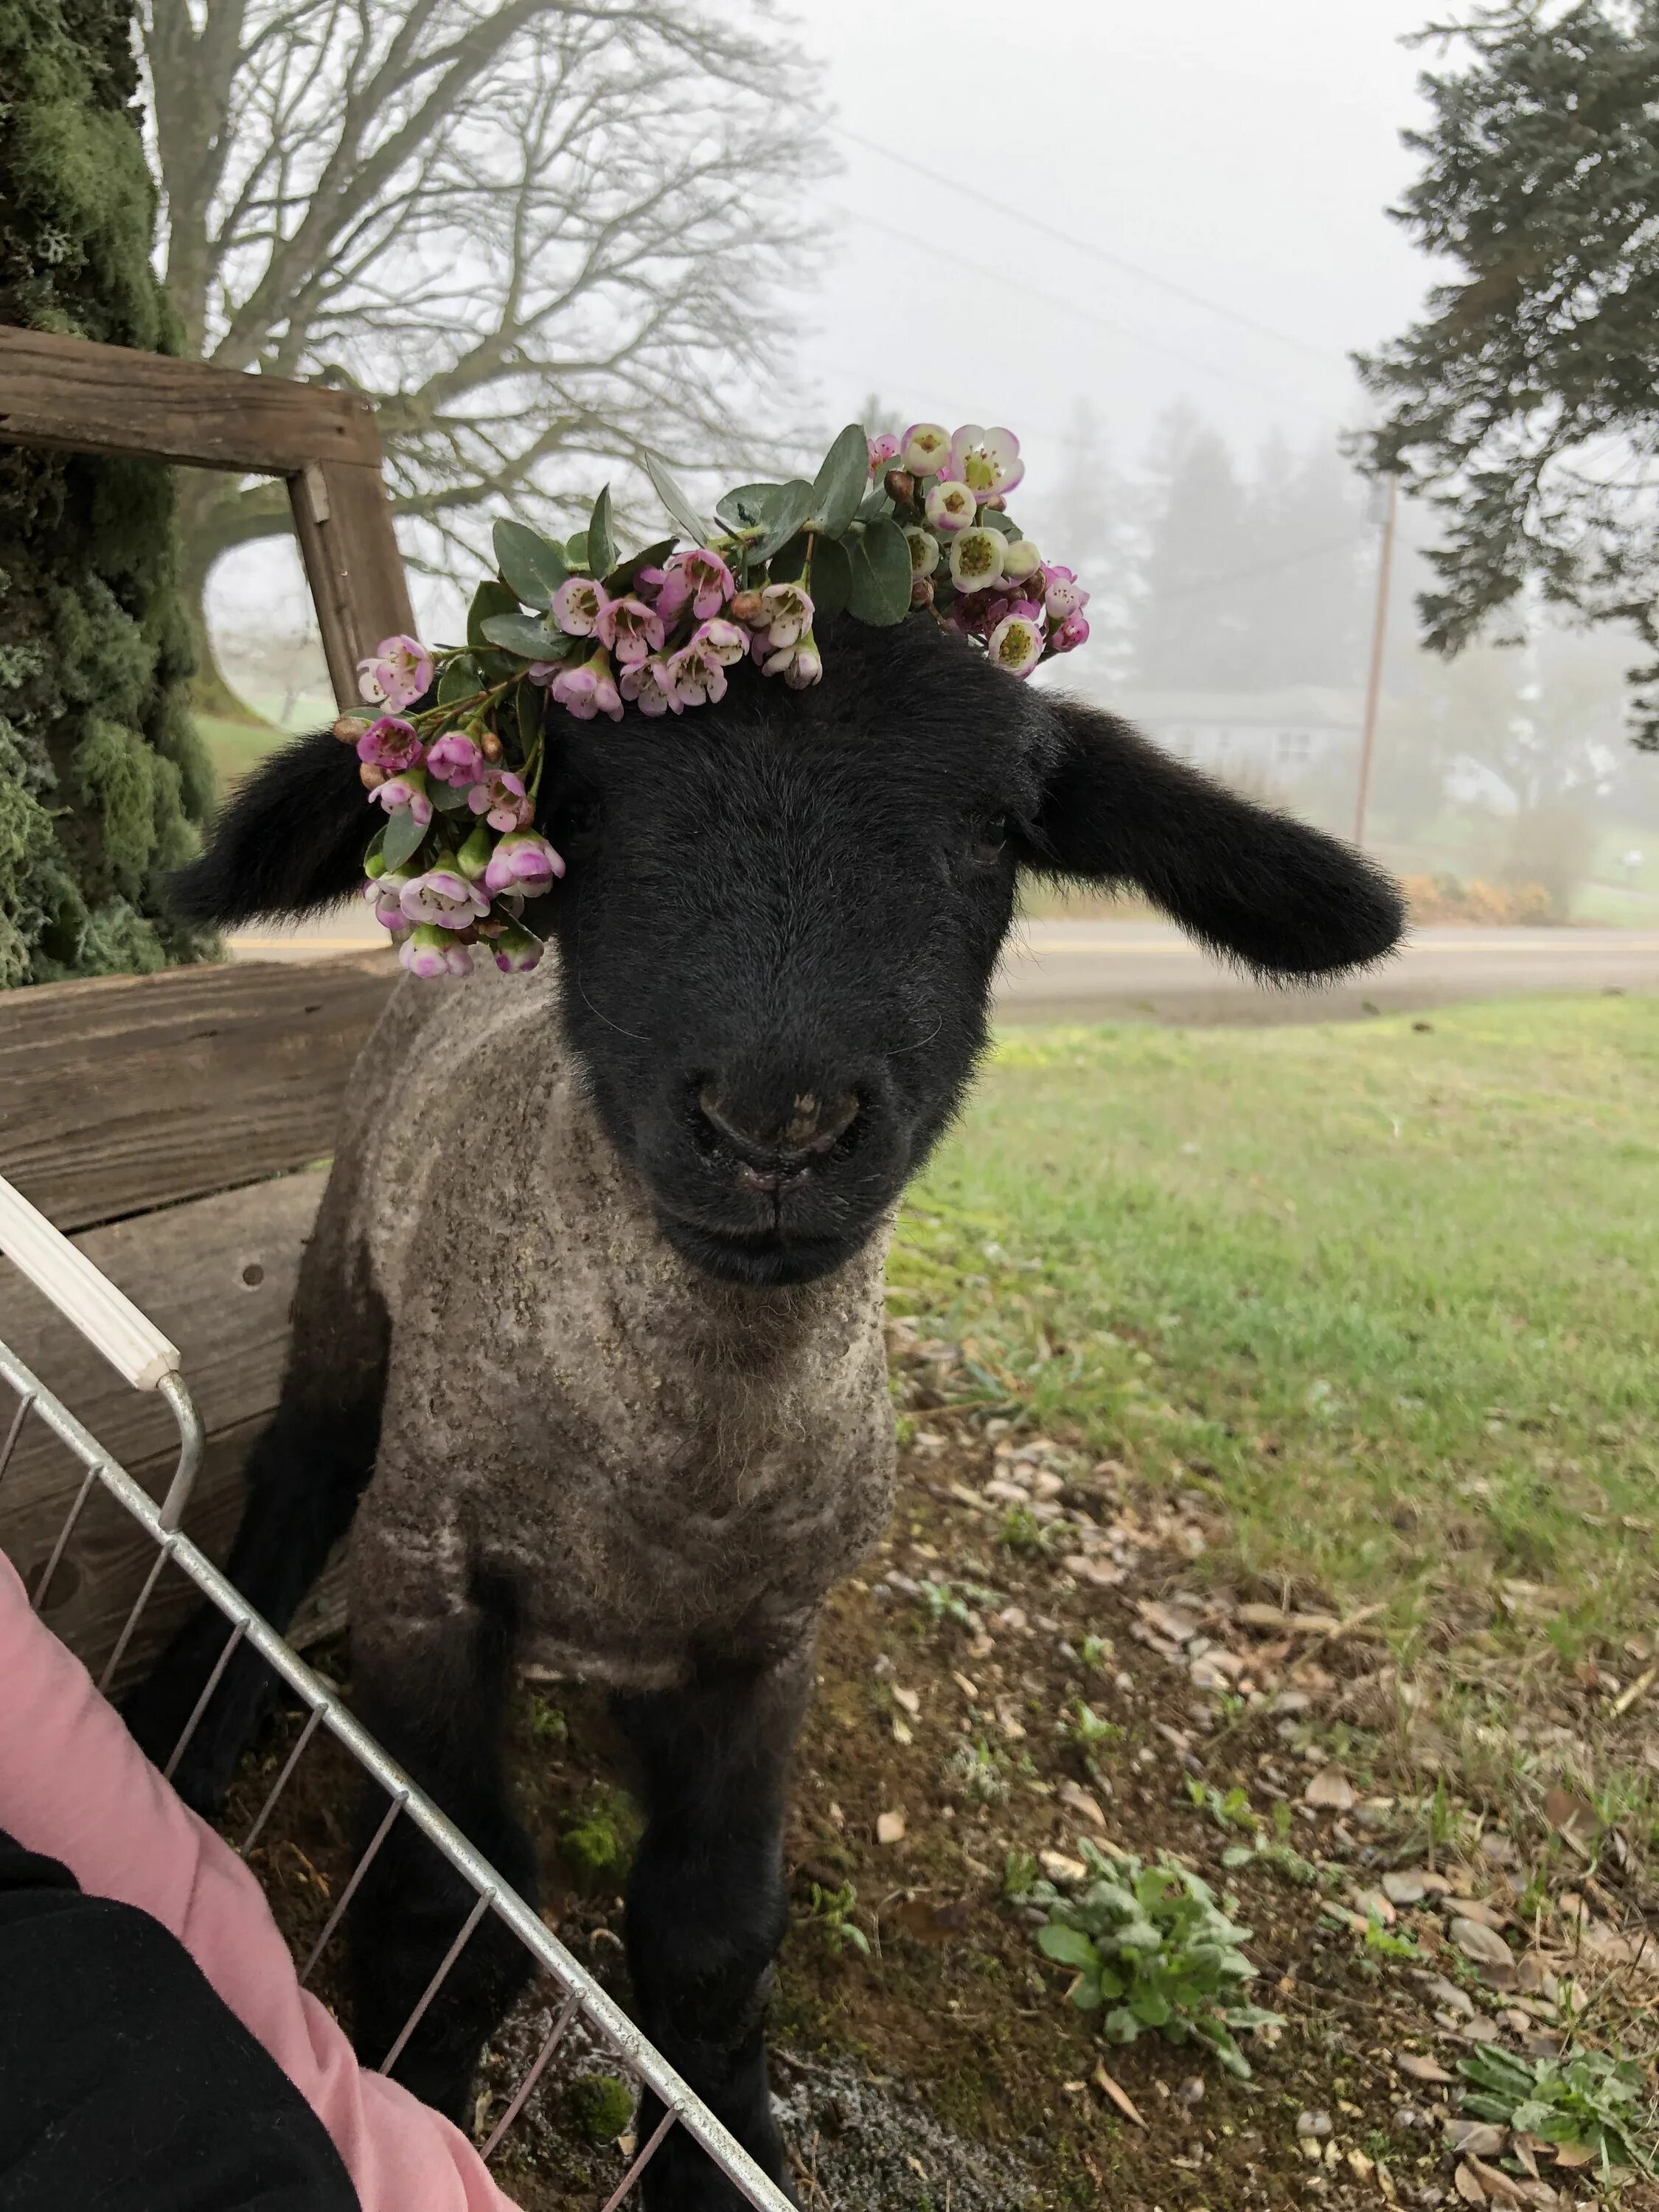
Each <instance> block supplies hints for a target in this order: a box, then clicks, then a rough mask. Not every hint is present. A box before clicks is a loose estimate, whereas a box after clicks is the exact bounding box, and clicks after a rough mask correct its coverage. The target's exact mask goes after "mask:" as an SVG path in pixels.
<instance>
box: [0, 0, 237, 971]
mask: <svg viewBox="0 0 1659 2212" xmlns="http://www.w3.org/2000/svg"><path fill="white" fill-rule="evenodd" d="M0 86H3V88H4V99H3V103H0V323H9V324H12V325H21V326H23V327H25V328H28V329H33V330H40V331H60V332H65V333H69V334H70V335H75V336H79V337H89V338H98V339H101V340H104V341H106V342H108V343H114V344H118V345H132V346H143V347H146V348H149V349H153V350H154V349H159V350H163V351H165V350H167V349H169V341H170V338H171V335H172V334H171V331H170V328H169V323H168V317H167V309H166V307H165V304H164V301H163V299H162V295H161V289H160V288H159V286H158V285H157V283H156V282H155V277H154V276H153V274H152V272H151V269H150V260H149V252H150V236H151V226H152V223H153V221H154V216H155V192H154V189H153V187H152V185H151V182H150V179H149V173H148V171H147V170H146V168H145V165H144V155H143V142H142V139H141V137H140V133H139V125H138V118H137V115H136V114H135V112H134V108H133V99H134V94H135V91H136V89H137V72H136V70H135V66H134V62H133V58H132V51H131V18H130V10H129V8H128V5H127V0H9V4H8V5H6V6H4V7H3V8H0ZM176 573H177V549H176V544H175V539H174V533H173V485H172V480H171V477H169V475H168V473H167V471H166V470H164V469H162V468H160V467H157V466H155V465H152V464H148V463H145V462H142V461H101V460H100V461H94V460H88V459H82V458H80V457H78V456H75V455H64V454H54V453H33V452H28V451H26V450H24V449H23V448H21V447H15V446H8V445H4V444H0V986H9V985H12V984H17V983H30V982H42V981H52V980H55V979H57V978H59V977H63V976H70V975H108V974H111V973H113V972H117V971H120V970H124V969H137V970H141V971H148V970H149V969H157V968H161V967H163V966H165V965H167V963H169V962H171V961H176V960H189V959H196V958H200V957H205V956H207V955H209V954H210V952H211V951H212V949H213V940H212V939H210V938H208V937H204V936H203V935H202V934H201V933H193V932H191V931H188V930H185V929H182V928H180V927H179V925H178V924H177V923H175V922H173V921H170V920H169V919H168V918H167V915H166V912H165V910H164V908H163V905H162V902H161V881H162V878H164V877H165V876H166V874H167V872H168V871H169V870H170V869H172V868H174V867H176V866H179V864H180V863H181V862H182V861H184V860H186V859H188V858H189V857H190V855H191V853H193V852H194V851H195V849H196V846H197V838H196V832H195V829H194V827H193V825H194V824H196V823H198V822H200V821H201V820H202V818H203V817H204V815H205V813H206V812H207V811H208V809H209V807H210V804H211V798H212V792H211V775H210V769H209V768H208V766H207V763H206V760H205V757H204V754H203V752H202V750H201V748H200V745H199V744H198V741H197V738H196V735H195V732H194V729H193V728H192V726H191V721H190V719H189V715H188V713H187V711H186V706H185V680H186V678H187V677H188V675H189V673H190V648H189V641H188V634H187V630H186V628H185V622H184V618H183V616H182V613H181V611H180V605H179V598H178V595H177V592H176V589H175V579H176Z"/></svg>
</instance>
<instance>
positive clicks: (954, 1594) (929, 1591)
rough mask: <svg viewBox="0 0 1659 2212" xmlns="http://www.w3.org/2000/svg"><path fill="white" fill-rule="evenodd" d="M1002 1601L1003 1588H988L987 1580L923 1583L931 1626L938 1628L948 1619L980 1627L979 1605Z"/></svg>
mask: <svg viewBox="0 0 1659 2212" xmlns="http://www.w3.org/2000/svg"><path fill="white" fill-rule="evenodd" d="M1001 1603H1002V1593H1001V1591H1000V1590H994V1589H987V1588H986V1586H985V1584H984V1583H922V1584H921V1604H922V1607H923V1609H924V1611H925V1612H926V1613H927V1620H928V1624H929V1626H932V1627H935V1628H936V1627H938V1626H939V1625H940V1624H941V1623H942V1622H944V1621H947V1620H951V1621H954V1622H955V1623H956V1625H957V1627H958V1628H977V1627H978V1626H979V1623H978V1621H977V1620H975V1617H974V1612H975V1607H981V1608H983V1607H987V1606H994V1605H1000V1604H1001Z"/></svg>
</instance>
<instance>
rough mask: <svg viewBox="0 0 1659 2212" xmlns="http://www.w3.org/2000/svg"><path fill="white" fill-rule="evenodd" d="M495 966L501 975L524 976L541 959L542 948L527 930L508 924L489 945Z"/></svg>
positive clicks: (513, 923) (514, 923)
mask: <svg viewBox="0 0 1659 2212" xmlns="http://www.w3.org/2000/svg"><path fill="white" fill-rule="evenodd" d="M489 949H490V951H492V952H493V953H494V954H495V965H496V966H497V967H498V968H499V969H501V973H502V975H528V973H529V972H530V970H531V969H532V968H533V967H534V966H535V965H536V963H537V962H538V960H539V959H540V958H541V957H542V947H541V945H540V944H539V943H538V940H537V939H535V938H533V937H532V935H531V934H530V932H529V931H528V930H527V929H520V927H519V926H518V925H517V923H516V922H509V923H508V925H507V927H506V928H505V929H504V930H503V931H502V932H501V935H500V936H499V937H498V938H496V939H495V940H494V941H493V943H492V944H491V945H490V948H489Z"/></svg>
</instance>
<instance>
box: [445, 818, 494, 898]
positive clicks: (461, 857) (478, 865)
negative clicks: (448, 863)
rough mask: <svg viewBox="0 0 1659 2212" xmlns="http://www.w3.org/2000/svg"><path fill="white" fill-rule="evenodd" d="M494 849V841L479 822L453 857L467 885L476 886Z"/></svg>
mask: <svg viewBox="0 0 1659 2212" xmlns="http://www.w3.org/2000/svg"><path fill="white" fill-rule="evenodd" d="M494 851H495V839H494V838H493V837H492V836H490V834H489V830H488V829H485V827H484V825H483V823H482V822H480V823H479V824H478V825H477V829H474V830H473V832H472V834H471V836H470V837H469V838H468V839H467V841H466V842H465V844H464V845H463V846H462V848H461V849H460V851H459V853H457V854H456V855H455V865H456V866H457V867H459V870H460V872H461V873H462V874H463V875H464V876H465V878H466V879H467V881H468V883H470V884H476V883H477V880H478V878H480V877H481V876H482V875H483V872H484V870H485V869H486V868H487V867H488V866H489V858H490V855H491V854H492V853H494Z"/></svg>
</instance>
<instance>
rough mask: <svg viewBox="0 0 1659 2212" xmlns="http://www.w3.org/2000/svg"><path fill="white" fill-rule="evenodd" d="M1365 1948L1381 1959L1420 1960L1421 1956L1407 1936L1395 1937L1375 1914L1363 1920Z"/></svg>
mask: <svg viewBox="0 0 1659 2212" xmlns="http://www.w3.org/2000/svg"><path fill="white" fill-rule="evenodd" d="M1364 1943H1365V1948H1366V1949H1367V1950H1368V1951H1370V1952H1373V1953H1375V1954H1376V1956H1378V1957H1379V1958H1383V1959H1420V1958H1421V1957H1422V1955H1423V1954H1422V1952H1421V1951H1420V1950H1419V1948H1418V1946H1417V1945H1416V1944H1415V1943H1414V1942H1413V1941H1412V1939H1411V1937H1410V1936H1400V1935H1396V1934H1395V1931H1394V1929H1392V1928H1389V1927H1388V1926H1386V1925H1385V1923H1383V1921H1381V1920H1380V1919H1378V1917H1377V1916H1376V1913H1374V1912H1372V1913H1368V1914H1367V1916H1366V1918H1365V1936H1364Z"/></svg>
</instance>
